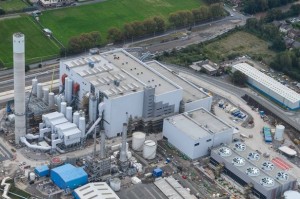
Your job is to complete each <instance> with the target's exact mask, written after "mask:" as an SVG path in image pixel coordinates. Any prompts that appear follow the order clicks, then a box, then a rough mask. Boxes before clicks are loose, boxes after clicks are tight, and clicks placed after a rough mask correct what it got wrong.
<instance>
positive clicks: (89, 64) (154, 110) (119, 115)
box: [60, 49, 212, 138]
mask: <svg viewBox="0 0 300 199" xmlns="http://www.w3.org/2000/svg"><path fill="white" fill-rule="evenodd" d="M167 73H171V72H170V71H167ZM66 77H67V78H66ZM173 77H174V78H176V79H173ZM64 78H65V79H68V80H70V79H71V80H72V81H73V85H76V84H79V85H80V89H79V91H78V92H77V93H76V94H74V93H73V94H72V96H73V97H74V96H76V97H77V100H78V104H77V105H78V106H79V107H80V108H82V107H81V106H82V104H83V102H84V100H86V99H87V97H88V95H89V94H90V93H93V94H94V95H95V96H96V97H97V100H98V103H99V102H100V98H102V96H104V97H103V98H102V100H103V102H104V104H105V106H104V119H105V121H106V122H104V128H105V132H106V136H107V137H109V138H111V137H115V136H118V135H120V134H121V132H122V128H123V123H126V122H127V121H128V118H129V116H132V118H138V119H146V118H155V117H158V116H162V115H164V114H165V115H167V114H175V113H178V112H179V111H180V102H181V101H184V102H185V109H186V110H192V109H195V108H200V107H204V108H205V109H207V110H210V107H211V101H212V97H211V96H209V95H207V93H205V92H203V91H202V90H201V89H199V88H197V87H196V86H194V85H192V84H191V83H189V82H188V81H186V80H183V79H182V78H181V77H179V76H176V74H171V76H169V75H168V76H166V75H164V74H161V71H160V70H157V69H156V68H152V67H150V66H149V65H147V64H145V63H143V62H141V61H140V60H138V59H136V58H135V57H133V56H132V55H130V54H129V53H127V52H126V51H123V50H120V49H119V50H115V51H109V52H106V53H102V54H100V55H90V56H87V57H82V58H76V59H71V60H67V61H63V62H61V63H60V84H61V90H63V89H64V86H65V85H64V84H63V81H64V80H63V79H64ZM65 81H66V80H65ZM179 81H181V82H179ZM178 82H179V83H180V85H178V84H177V83H178ZM181 85H183V86H184V88H183V87H182V86H181ZM185 88H187V90H188V91H185ZM64 90H65V89H64ZM98 103H97V104H98Z"/></svg>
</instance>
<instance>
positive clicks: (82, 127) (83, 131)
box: [78, 117, 85, 137]
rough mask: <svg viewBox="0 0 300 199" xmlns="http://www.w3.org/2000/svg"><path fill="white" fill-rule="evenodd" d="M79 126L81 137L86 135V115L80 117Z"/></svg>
mask: <svg viewBox="0 0 300 199" xmlns="http://www.w3.org/2000/svg"><path fill="white" fill-rule="evenodd" d="M78 128H79V130H80V131H81V137H83V136H84V135H85V117H80V118H79V124H78Z"/></svg>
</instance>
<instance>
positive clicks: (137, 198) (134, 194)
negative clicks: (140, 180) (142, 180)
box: [131, 190, 140, 199]
mask: <svg viewBox="0 0 300 199" xmlns="http://www.w3.org/2000/svg"><path fill="white" fill-rule="evenodd" d="M131 193H132V195H133V196H134V197H135V198H136V199H140V197H138V195H136V193H134V191H133V190H132V191H131Z"/></svg>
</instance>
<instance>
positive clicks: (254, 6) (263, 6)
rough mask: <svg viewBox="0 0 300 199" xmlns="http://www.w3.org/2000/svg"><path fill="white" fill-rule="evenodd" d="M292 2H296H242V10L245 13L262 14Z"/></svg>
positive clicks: (271, 0) (258, 0)
mask: <svg viewBox="0 0 300 199" xmlns="http://www.w3.org/2000/svg"><path fill="white" fill-rule="evenodd" d="M294 1H296V0H244V1H243V5H244V6H243V10H244V12H246V13H249V14H254V13H257V12H263V11H267V10H269V9H272V8H276V7H279V6H282V5H286V4H288V3H292V2H294Z"/></svg>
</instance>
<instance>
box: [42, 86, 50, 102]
mask: <svg viewBox="0 0 300 199" xmlns="http://www.w3.org/2000/svg"><path fill="white" fill-rule="evenodd" d="M43 101H44V102H45V103H47V104H48V102H49V88H48V87H44V88H43Z"/></svg>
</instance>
